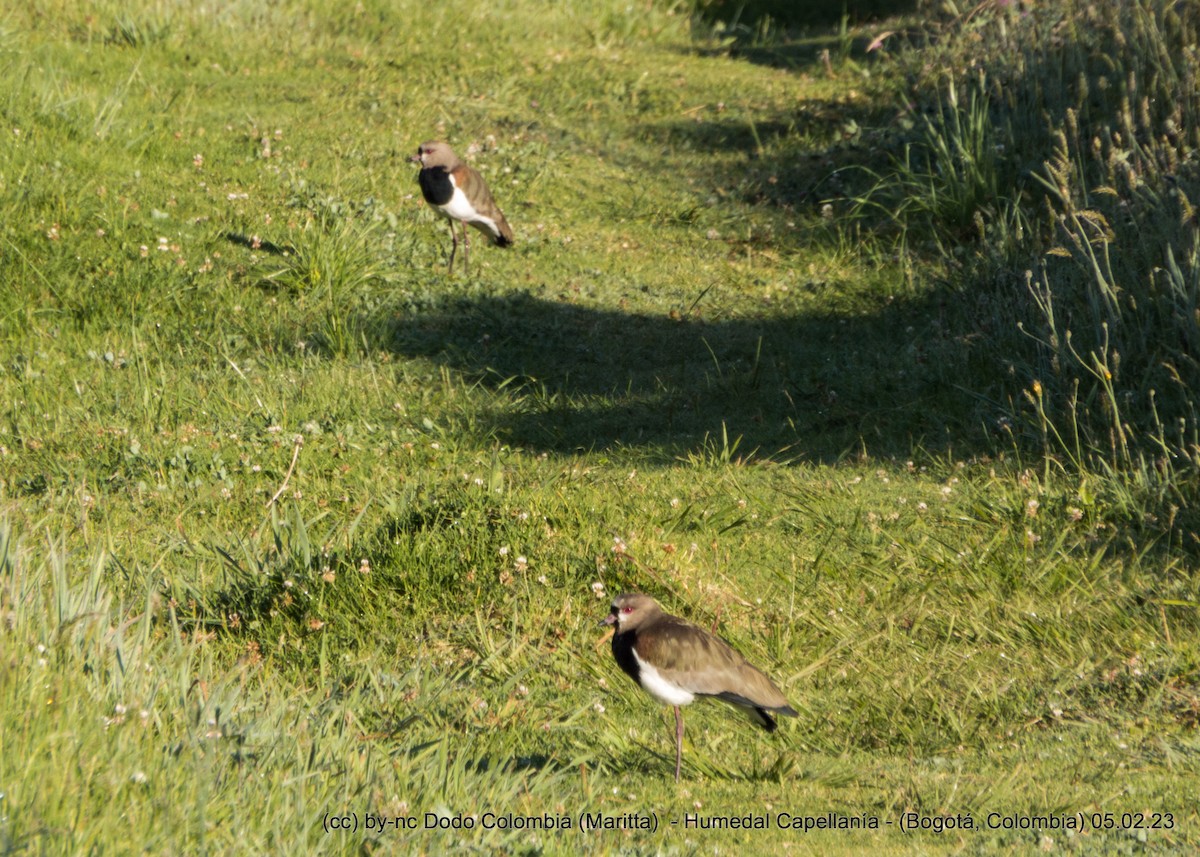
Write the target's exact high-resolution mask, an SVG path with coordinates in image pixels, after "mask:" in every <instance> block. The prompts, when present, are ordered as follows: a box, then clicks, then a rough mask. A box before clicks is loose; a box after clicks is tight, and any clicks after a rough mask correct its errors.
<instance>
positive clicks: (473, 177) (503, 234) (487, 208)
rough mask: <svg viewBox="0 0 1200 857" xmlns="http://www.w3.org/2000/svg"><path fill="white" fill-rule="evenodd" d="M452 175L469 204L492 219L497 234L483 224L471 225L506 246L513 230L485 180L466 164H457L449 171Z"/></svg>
mask: <svg viewBox="0 0 1200 857" xmlns="http://www.w3.org/2000/svg"><path fill="white" fill-rule="evenodd" d="M450 173H451V175H453V176H454V183H455V184H456V185H458V186H459V187H460V188H462V192H463V193H464V194H466V196H467V199H468V200H469V201H470V203H471V206H472V207H473V208H474V209H475V211H476V212H478V213H479V214H480V215H482V216H483V217H486V218H487V219H488V220H491V221H493V222H494V223H495V224H496V228H497V229H498V230H499V233H498V234H493V233H492V231H491V230H490V229H487V228H486V227H485V226H484V225H483V224H479V223H472V224H471V225H472V226H474V227H476V228H477V229H480V230H481V231H483V232H486V233H487V234H488V235H489V236H490V237H491V238H492V239H493V240H495V242H496V243H497V244H499V245H500V246H501V247H507V246H508V245H509V244H511V243H512V241H513V231H512V229H511V228H510V227H509V225H508V221H507V220H505V219H504V212H502V211H501V210H500V207H499V206H498V205H496V201H495V200H494V199H492V192H491V191H490V190H488V186H487V182H485V181H484V180H483V176H481V175H480V174H479V173H478V172H476V171H475V170H474V169H472V168H471V167H469V166H467V165H466V164H459V165H458V166H457V167H455V168H454V169H453V170H451V171H450Z"/></svg>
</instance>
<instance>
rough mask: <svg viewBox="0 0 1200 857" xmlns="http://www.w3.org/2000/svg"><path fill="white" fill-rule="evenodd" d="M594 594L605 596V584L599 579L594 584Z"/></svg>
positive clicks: (598, 596) (600, 596)
mask: <svg viewBox="0 0 1200 857" xmlns="http://www.w3.org/2000/svg"><path fill="white" fill-rule="evenodd" d="M592 594H593V595H595V596H596V597H597V598H603V597H604V584H603V583H601V582H600V581H599V580H597V581H596V582H595V583H593V584H592Z"/></svg>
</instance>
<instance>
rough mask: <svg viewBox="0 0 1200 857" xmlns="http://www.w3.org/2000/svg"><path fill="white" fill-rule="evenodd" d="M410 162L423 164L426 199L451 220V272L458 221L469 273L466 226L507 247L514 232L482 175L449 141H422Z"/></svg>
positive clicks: (420, 180)
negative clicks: (455, 151)
mask: <svg viewBox="0 0 1200 857" xmlns="http://www.w3.org/2000/svg"><path fill="white" fill-rule="evenodd" d="M409 161H410V162H412V163H415V164H420V165H421V171H420V172H419V173H417V182H418V183H419V184H420V185H421V195H422V196H423V197H425V201H426V202H427V203H429V204H430V205H431V206H433V207H434V208H435V209H437V211H438V212H439V213H440V214H441V215H442V216H443V217H445V218H446V220H448V221H449V222H450V237H451V238H452V239H453V240H454V245H453V247H451V249H450V266H449V271H448V273H449V274H453V273H454V254H455V253H456V252H457V251H458V233H457V231H456V230H455V221H458V222H460V223H462V224H463V227H462V234H463V261H464V264H465V266H466V269H467V274H468V275H469V274H470V273H471V243H470V240H469V239H468V238H467V226H473V227H475V228H476V229H478V230H479V231H480V232H482V233H483V234H484V235H486V236H487V237H488V238H490V239H491V241H492V243H494V244H495V245H496V246H497V247H508V246H509V245H510V244H512V243H513V231H512V229H511V228H510V227H509V225H508V221H507V220H505V219H504V214H503V212H501V211H500V207H499V206H497V205H496V201H495V200H494V199H492V192H491V191H490V190H488V186H487V182H485V181H484V180H483V176H481V175H480V174H479V173H478V172H476V171H475V170H474V169H472V168H471V167H469V166H468V165H467V164H465V163H463V162H462V161H461V160H459V158H458V155H456V154H454V150H453V149H451V148H450V147H449V146H448V145H447V144H446V143H443V142H441V141H439V140H429V141H427V142H425V143H422V144H421V145H420V146H418V147H417V154H416V155H415V156H414V157H412V158H409Z"/></svg>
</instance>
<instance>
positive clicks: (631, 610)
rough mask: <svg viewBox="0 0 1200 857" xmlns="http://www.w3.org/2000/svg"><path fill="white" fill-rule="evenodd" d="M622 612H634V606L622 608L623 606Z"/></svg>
mask: <svg viewBox="0 0 1200 857" xmlns="http://www.w3.org/2000/svg"><path fill="white" fill-rule="evenodd" d="M621 612H622V613H632V612H633V608H632V607H622V608H621Z"/></svg>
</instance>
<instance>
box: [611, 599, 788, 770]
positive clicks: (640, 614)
mask: <svg viewBox="0 0 1200 857" xmlns="http://www.w3.org/2000/svg"><path fill="white" fill-rule="evenodd" d="M601 624H604V625H614V626H616V627H615V633H614V634H613V638H612V653H613V658H615V659H616V661H617V664H618V665H619V666H620V667H621V669H622V670H624V671H625V673H626V674H627V675H628V676H629V677H630V678H631V679H633V680H634V681H635V682H637V684H638V685H639V686H640V687H641V688H642V689H643V690H644V691H646V692H647V693H648V694H650V695H651V696H653V697H654V698H655V699H657V700H660V701H661V702H664V703H666V704H667V705H671V706H674V708H675V782H679V772H680V768H681V766H682V763H683V712H682V711H681V710H680V708H681V707H682V706H684V705H687V704H688V703H690V702H693V701H694V700H695V699H696V697H698V696H711V697H714V698H716V699H720V700H722V701H723V702H727V703H729V704H730V705H734V706H737V707H739V708H742V709H744V710H745V711H746V712H747V713H748V714H749V715H750V719H751V720H752V721H754V722H755V723H757V724H758V725H760V726H762V727H763V728H764V729H766V730H767V731H768V732H774V731H775V730H776V729H777V728H778V726H779V724H777V723H776V722H775V718H774V717H773V716H772V715H773V714H783V715H786V716H788V717H797V716H798V714H797V712H796V710H795V709H794V708H792V707H791V706H790V705H789V704H788V701H787V699H786V698H785V697H784V695H783V693H782V692H781V691H780V690H779V688H778V687H776V686H775V684H774V683H773V682H772V681H771V680H770V679H769V678H767V677H766V675H764V674H763V673H762V671H761V670H759V669H758V668H757V667H755V666H754V665H753V664H751V663H750V662H749V661H747V660H746V659H745V658H744V657H742V655H741V654H740V653H738V652H737V651H736V650H735V649H734V648H733V647H732V646H730V645H729V644H728V643H727V642H725V641H724V640H722V639H721V638H720V637H716V636H714V635H712V634H710V633H708V632H707V631H705V630H703V629H702V628H698V627H696V626H695V625H693V624H692V623H691V622H688V621H687V620H686V619H681V618H679V617H678V616H672V615H670V614H669V613H664V612H663V610H662V608H661V607H659V606H658V603H657V602H656V601H655V600H654V599H653V598H651V597H650V596H649V595H644V594H642V593H640V592H627V593H624V594H622V595H618V596H617V597H616V598H614V599H613V602H612V610H611V611H610V612H609V614H608V615H607V616H606V617H604V619H603V620H601Z"/></svg>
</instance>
